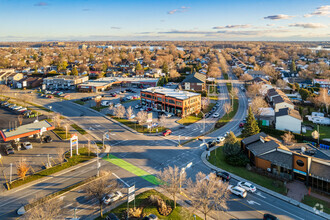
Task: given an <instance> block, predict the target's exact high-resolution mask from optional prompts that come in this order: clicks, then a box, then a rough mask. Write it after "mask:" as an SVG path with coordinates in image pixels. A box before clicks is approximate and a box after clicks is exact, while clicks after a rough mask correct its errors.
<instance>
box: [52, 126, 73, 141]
mask: <svg viewBox="0 0 330 220" xmlns="http://www.w3.org/2000/svg"><path fill="white" fill-rule="evenodd" d="M53 132H54V133H55V134H57V135H58V136H59V137H60V138H61V139H62V140H66V139H68V138H70V137H71V133H70V132H66V128H62V127H57V128H55V129H54V130H53Z"/></svg>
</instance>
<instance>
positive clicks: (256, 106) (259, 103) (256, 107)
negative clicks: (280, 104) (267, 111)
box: [251, 96, 268, 119]
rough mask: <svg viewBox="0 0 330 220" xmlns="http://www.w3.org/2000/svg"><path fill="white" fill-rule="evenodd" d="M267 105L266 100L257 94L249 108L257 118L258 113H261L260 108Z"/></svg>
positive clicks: (258, 116)
mask: <svg viewBox="0 0 330 220" xmlns="http://www.w3.org/2000/svg"><path fill="white" fill-rule="evenodd" d="M266 107H268V105H267V102H266V101H265V100H264V98H263V97H261V96H257V97H254V99H253V100H252V102H251V110H252V112H253V114H254V115H255V116H257V118H258V119H260V115H261V114H262V108H266Z"/></svg>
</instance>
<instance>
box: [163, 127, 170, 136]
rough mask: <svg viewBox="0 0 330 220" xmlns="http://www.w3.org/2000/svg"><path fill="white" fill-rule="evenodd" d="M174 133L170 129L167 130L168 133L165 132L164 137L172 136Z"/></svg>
mask: <svg viewBox="0 0 330 220" xmlns="http://www.w3.org/2000/svg"><path fill="white" fill-rule="evenodd" d="M171 133H172V131H171V130H170V129H167V130H166V131H164V132H163V136H167V135H170V134H171Z"/></svg>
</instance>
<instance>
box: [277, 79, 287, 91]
mask: <svg viewBox="0 0 330 220" xmlns="http://www.w3.org/2000/svg"><path fill="white" fill-rule="evenodd" d="M287 85H288V83H287V82H285V81H284V80H282V79H279V80H277V81H276V86H277V87H279V88H280V89H285V88H286V87H287Z"/></svg>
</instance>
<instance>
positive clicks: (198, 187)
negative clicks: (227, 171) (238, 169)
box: [187, 172, 229, 220]
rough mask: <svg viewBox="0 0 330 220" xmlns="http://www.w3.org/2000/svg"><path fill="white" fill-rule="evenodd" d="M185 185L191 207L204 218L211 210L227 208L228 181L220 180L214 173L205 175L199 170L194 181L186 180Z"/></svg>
mask: <svg viewBox="0 0 330 220" xmlns="http://www.w3.org/2000/svg"><path fill="white" fill-rule="evenodd" d="M187 186H188V187H187V188H188V191H187V192H188V194H189V196H190V198H191V201H192V205H193V207H194V208H195V209H197V210H200V211H201V212H202V213H203V214H204V219H205V220H206V218H207V215H208V214H209V213H210V212H211V211H212V210H220V209H222V210H225V209H227V208H228V206H227V201H228V200H229V190H227V188H228V183H226V182H222V181H220V180H219V179H218V177H217V176H216V175H215V174H214V173H211V174H210V175H208V176H206V175H205V174H203V173H202V172H199V173H198V174H197V175H196V180H195V181H193V180H191V179H189V180H188V183H187Z"/></svg>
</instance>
